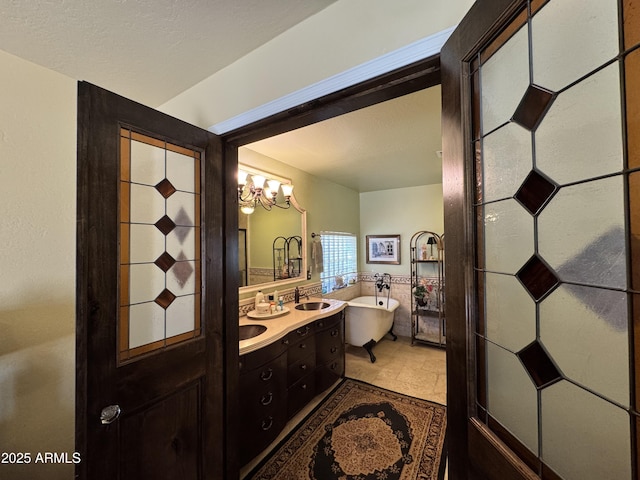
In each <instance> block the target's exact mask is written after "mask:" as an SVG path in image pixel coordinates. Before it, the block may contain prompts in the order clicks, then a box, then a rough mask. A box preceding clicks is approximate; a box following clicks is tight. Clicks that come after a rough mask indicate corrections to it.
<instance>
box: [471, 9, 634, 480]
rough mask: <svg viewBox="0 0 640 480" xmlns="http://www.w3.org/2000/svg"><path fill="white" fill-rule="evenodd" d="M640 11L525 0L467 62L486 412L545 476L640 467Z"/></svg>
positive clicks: (578, 476)
mask: <svg viewBox="0 0 640 480" xmlns="http://www.w3.org/2000/svg"><path fill="white" fill-rule="evenodd" d="M638 11H640V2H638V1H631V0H628V1H624V2H618V1H616V0H583V1H580V2H577V1H569V0H565V1H561V0H551V1H547V2H544V1H531V2H528V4H527V8H526V9H525V10H524V11H522V12H521V14H520V15H519V16H518V17H517V18H516V19H515V20H514V21H513V22H512V23H511V24H510V25H509V26H508V28H507V29H506V30H505V31H504V32H503V33H502V34H500V35H498V36H497V37H496V38H495V39H494V40H493V41H492V42H491V43H490V44H488V45H487V46H486V47H485V48H484V49H482V50H481V51H480V53H479V54H478V55H477V56H476V57H474V58H473V59H472V60H471V66H472V67H471V69H472V75H471V90H472V92H473V105H474V107H473V118H474V124H473V125H472V128H471V131H472V132H473V138H472V139H471V142H472V148H473V150H474V151H475V152H476V160H475V161H476V165H475V172H476V174H475V185H476V192H475V199H476V203H475V206H474V208H475V211H476V212H475V213H476V216H475V218H476V238H477V241H478V245H477V249H476V251H477V254H476V263H475V272H476V279H477V285H478V287H479V288H478V291H477V298H478V305H479V306H480V308H479V318H478V321H477V325H476V345H477V347H478V348H477V359H476V361H477V363H478V365H479V367H478V368H479V372H478V380H477V381H478V385H477V387H478V388H477V411H478V417H479V418H480V419H481V420H482V421H483V422H485V423H486V424H487V425H488V427H489V428H490V429H491V430H492V431H494V432H495V433H496V434H497V435H498V436H499V437H500V438H501V439H502V440H503V441H504V442H505V443H506V444H507V445H509V446H510V447H511V448H512V449H513V450H514V451H517V452H519V453H520V454H521V455H522V457H523V459H524V460H525V462H526V463H527V464H528V465H529V467H530V468H531V469H532V470H533V471H534V472H536V473H537V474H538V475H540V476H541V477H542V478H550V479H557V478H561V479H565V480H574V479H575V480H589V479H593V480H601V479H605V478H611V479H613V478H615V479H631V478H633V477H632V476H633V475H636V472H637V465H636V464H637V453H636V452H635V451H634V449H635V448H637V446H636V444H637V442H636V440H635V436H636V433H637V432H636V431H637V419H638V404H637V400H636V395H635V392H634V390H635V387H634V384H635V383H636V381H635V380H634V377H635V375H636V370H640V369H637V368H635V365H634V356H635V358H638V352H639V351H640V350H639V349H638V346H637V345H636V341H635V338H634V323H635V321H636V320H637V319H640V309H639V307H640V302H639V301H638V294H639V293H640V274H639V273H638V271H639V270H640V267H638V265H640V192H639V190H640V172H637V170H638V168H639V167H640V141H639V139H638V137H639V136H640V133H639V131H640V120H639V117H640V106H639V99H640V95H639V94H638V93H637V92H639V91H640V50H639V49H638V47H639V44H638V42H639V40H640V34H639V30H640V21H639V20H638V18H637V17H638V13H637V12H638ZM638 328H640V327H638ZM634 350H635V353H634Z"/></svg>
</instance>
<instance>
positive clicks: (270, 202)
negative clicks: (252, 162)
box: [238, 167, 293, 215]
mask: <svg viewBox="0 0 640 480" xmlns="http://www.w3.org/2000/svg"><path fill="white" fill-rule="evenodd" d="M265 184H266V187H265ZM280 191H282V196H283V197H284V202H280V203H278V193H279V192H280ZM292 194H293V185H291V183H285V182H283V181H282V180H278V179H276V178H268V177H267V176H265V175H262V174H261V173H251V172H248V171H246V170H243V169H242V167H241V168H240V169H239V170H238V204H239V206H240V211H241V212H242V213H244V214H247V215H250V214H252V213H253V212H254V211H255V209H256V207H257V206H261V207H262V208H264V209H265V210H271V209H272V208H273V207H277V208H289V207H290V206H291V195H292Z"/></svg>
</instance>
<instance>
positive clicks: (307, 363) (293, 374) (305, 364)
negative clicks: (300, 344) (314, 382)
mask: <svg viewBox="0 0 640 480" xmlns="http://www.w3.org/2000/svg"><path fill="white" fill-rule="evenodd" d="M315 368H316V357H315V355H314V353H313V352H311V355H307V356H306V357H304V358H302V359H301V360H298V361H297V362H294V363H292V364H291V365H289V368H288V369H287V370H288V372H287V385H288V386H291V385H293V384H294V383H296V382H297V381H298V380H300V379H301V378H302V377H304V376H305V375H308V374H310V373H312V372H313V371H314V370H315Z"/></svg>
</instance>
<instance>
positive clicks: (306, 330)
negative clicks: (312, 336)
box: [296, 327, 311, 336]
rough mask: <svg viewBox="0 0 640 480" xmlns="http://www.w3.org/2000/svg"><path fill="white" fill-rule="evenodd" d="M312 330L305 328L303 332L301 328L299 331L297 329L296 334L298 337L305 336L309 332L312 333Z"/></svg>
mask: <svg viewBox="0 0 640 480" xmlns="http://www.w3.org/2000/svg"><path fill="white" fill-rule="evenodd" d="M310 330H311V329H310V328H309V327H304V330H302V329H300V328H299V329H297V330H296V333H297V334H298V335H301V336H303V335H306V334H307V333H309V331H310Z"/></svg>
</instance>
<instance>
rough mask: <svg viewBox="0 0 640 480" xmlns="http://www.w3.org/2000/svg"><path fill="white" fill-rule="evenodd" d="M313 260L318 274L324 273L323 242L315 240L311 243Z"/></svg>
mask: <svg viewBox="0 0 640 480" xmlns="http://www.w3.org/2000/svg"><path fill="white" fill-rule="evenodd" d="M311 260H313V268H314V269H315V271H316V272H317V273H322V270H323V268H322V242H321V241H320V240H314V241H313V242H311Z"/></svg>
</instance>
